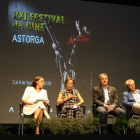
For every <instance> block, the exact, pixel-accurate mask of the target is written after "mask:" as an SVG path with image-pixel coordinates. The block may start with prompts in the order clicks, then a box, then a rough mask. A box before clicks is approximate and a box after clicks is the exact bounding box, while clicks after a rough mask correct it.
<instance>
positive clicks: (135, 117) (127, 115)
mask: <svg viewBox="0 0 140 140" xmlns="http://www.w3.org/2000/svg"><path fill="white" fill-rule="evenodd" d="M125 109H126V117H127V120H129V119H130V118H132V119H138V118H139V117H140V115H137V114H133V113H132V107H130V106H125Z"/></svg>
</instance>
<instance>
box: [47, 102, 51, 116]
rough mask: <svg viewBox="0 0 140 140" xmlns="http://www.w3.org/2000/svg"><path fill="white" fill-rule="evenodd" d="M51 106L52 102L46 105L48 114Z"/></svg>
mask: <svg viewBox="0 0 140 140" xmlns="http://www.w3.org/2000/svg"><path fill="white" fill-rule="evenodd" d="M50 107H51V105H50V104H48V105H46V110H47V112H48V114H50Z"/></svg>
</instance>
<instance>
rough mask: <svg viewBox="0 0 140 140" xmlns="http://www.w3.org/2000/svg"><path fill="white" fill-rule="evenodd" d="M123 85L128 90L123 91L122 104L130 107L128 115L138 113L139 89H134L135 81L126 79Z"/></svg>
mask: <svg viewBox="0 0 140 140" xmlns="http://www.w3.org/2000/svg"><path fill="white" fill-rule="evenodd" d="M125 85H126V88H127V89H128V90H127V91H125V92H124V93H123V105H124V106H126V107H129V109H130V111H129V114H127V115H128V117H130V115H131V113H132V114H136V115H140V90H139V89H135V82H134V80H132V79H129V80H127V81H126V82H125Z"/></svg>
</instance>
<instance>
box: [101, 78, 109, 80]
mask: <svg viewBox="0 0 140 140" xmlns="http://www.w3.org/2000/svg"><path fill="white" fill-rule="evenodd" d="M100 80H108V78H101V79H100Z"/></svg>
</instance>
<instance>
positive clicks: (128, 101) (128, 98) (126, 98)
mask: <svg viewBox="0 0 140 140" xmlns="http://www.w3.org/2000/svg"><path fill="white" fill-rule="evenodd" d="M136 91H137V92H138V93H139V94H140V90H139V89H136ZM134 103H136V101H135V99H134V97H133V95H132V93H131V91H129V90H128V91H125V92H124V93H123V105H124V106H129V107H132V105H133V104H134Z"/></svg>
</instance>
